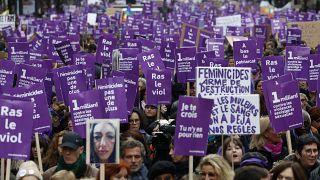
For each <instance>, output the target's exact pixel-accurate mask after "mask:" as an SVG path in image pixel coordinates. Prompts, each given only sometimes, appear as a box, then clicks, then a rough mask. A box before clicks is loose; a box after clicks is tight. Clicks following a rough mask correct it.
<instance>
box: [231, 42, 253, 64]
mask: <svg viewBox="0 0 320 180" xmlns="http://www.w3.org/2000/svg"><path fill="white" fill-rule="evenodd" d="M233 49H234V51H233V57H234V63H235V66H236V67H251V68H252V69H256V68H257V53H256V49H257V46H256V42H255V41H254V40H248V41H235V42H233Z"/></svg>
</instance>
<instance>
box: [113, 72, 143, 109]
mask: <svg viewBox="0 0 320 180" xmlns="http://www.w3.org/2000/svg"><path fill="white" fill-rule="evenodd" d="M112 76H113V77H121V76H123V77H124V83H125V88H126V97H127V109H128V114H131V110H132V109H133V107H134V102H135V99H136V96H137V91H138V79H139V76H136V75H134V74H126V73H124V72H120V71H112Z"/></svg>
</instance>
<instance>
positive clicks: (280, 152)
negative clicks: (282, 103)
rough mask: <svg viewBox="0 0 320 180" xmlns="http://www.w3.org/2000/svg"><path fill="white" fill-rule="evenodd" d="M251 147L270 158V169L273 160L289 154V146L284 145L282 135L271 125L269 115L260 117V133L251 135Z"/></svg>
mask: <svg viewBox="0 0 320 180" xmlns="http://www.w3.org/2000/svg"><path fill="white" fill-rule="evenodd" d="M249 148H250V150H249V151H251V152H259V153H261V154H262V155H263V156H265V157H266V158H267V159H268V167H267V169H268V170H270V169H271V168H272V166H273V162H275V161H277V160H280V159H283V158H284V157H285V156H286V155H287V154H288V152H287V151H288V150H287V148H286V147H284V146H283V140H282V137H281V136H280V134H278V133H276V132H275V130H274V128H272V127H271V124H270V119H269V117H268V116H262V117H260V134H254V135H252V136H251V142H250V146H249Z"/></svg>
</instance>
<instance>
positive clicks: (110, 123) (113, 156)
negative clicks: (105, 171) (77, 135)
mask: <svg viewBox="0 0 320 180" xmlns="http://www.w3.org/2000/svg"><path fill="white" fill-rule="evenodd" d="M86 125H87V126H86V127H87V128H86V146H87V147H86V151H87V155H86V156H87V157H86V161H87V163H106V164H113V163H116V164H118V163H119V153H120V149H119V141H120V138H119V136H120V119H89V120H87V122H86Z"/></svg>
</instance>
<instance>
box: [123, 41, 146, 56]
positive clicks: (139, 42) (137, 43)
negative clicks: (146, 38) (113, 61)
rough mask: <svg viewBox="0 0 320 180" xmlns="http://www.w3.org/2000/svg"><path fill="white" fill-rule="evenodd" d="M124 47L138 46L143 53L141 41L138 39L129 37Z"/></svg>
mask: <svg viewBox="0 0 320 180" xmlns="http://www.w3.org/2000/svg"><path fill="white" fill-rule="evenodd" d="M121 47H122V48H137V49H138V50H139V53H142V46H141V41H140V40H138V39H129V40H126V41H124V42H123V44H122V46H121Z"/></svg>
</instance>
